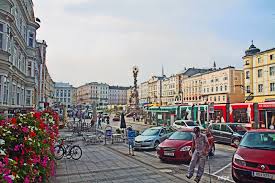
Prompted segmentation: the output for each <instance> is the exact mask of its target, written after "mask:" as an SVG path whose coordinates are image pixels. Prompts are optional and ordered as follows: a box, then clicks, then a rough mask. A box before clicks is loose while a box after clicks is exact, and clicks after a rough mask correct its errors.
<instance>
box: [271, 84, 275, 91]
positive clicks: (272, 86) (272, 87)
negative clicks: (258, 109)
mask: <svg viewBox="0 0 275 183" xmlns="http://www.w3.org/2000/svg"><path fill="white" fill-rule="evenodd" d="M270 91H275V83H270Z"/></svg>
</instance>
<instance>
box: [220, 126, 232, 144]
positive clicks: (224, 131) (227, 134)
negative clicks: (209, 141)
mask: <svg viewBox="0 0 275 183" xmlns="http://www.w3.org/2000/svg"><path fill="white" fill-rule="evenodd" d="M220 134H221V136H220V139H221V142H223V143H230V142H231V136H232V132H231V131H230V129H229V128H228V126H227V125H226V124H221V132H220Z"/></svg>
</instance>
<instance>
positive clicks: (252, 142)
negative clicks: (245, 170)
mask: <svg viewBox="0 0 275 183" xmlns="http://www.w3.org/2000/svg"><path fill="white" fill-rule="evenodd" d="M240 146H242V147H247V148H253V149H263V150H275V132H259V133H255V132H248V133H246V135H245V136H244V137H243V139H242V141H241V143H240Z"/></svg>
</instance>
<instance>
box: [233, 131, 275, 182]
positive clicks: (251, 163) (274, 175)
mask: <svg viewBox="0 0 275 183" xmlns="http://www.w3.org/2000/svg"><path fill="white" fill-rule="evenodd" d="M232 177H233V179H234V181H235V182H261V183H262V182H273V183H274V182H275V130H268V129H260V130H251V131H248V132H247V133H246V134H245V135H244V137H243V139H242V141H241V142H240V145H239V146H238V149H237V151H236V152H235V154H234V156H233V158H232Z"/></svg>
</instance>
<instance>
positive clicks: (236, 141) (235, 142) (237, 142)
mask: <svg viewBox="0 0 275 183" xmlns="http://www.w3.org/2000/svg"><path fill="white" fill-rule="evenodd" d="M232 142H233V144H235V145H237V146H239V144H240V139H238V138H235V139H233V140H232Z"/></svg>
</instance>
